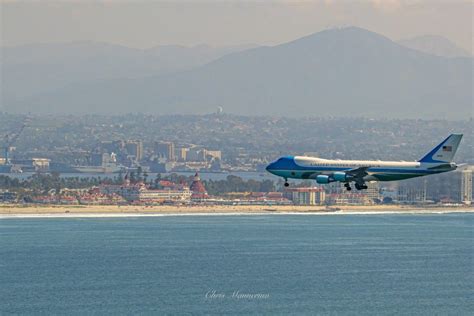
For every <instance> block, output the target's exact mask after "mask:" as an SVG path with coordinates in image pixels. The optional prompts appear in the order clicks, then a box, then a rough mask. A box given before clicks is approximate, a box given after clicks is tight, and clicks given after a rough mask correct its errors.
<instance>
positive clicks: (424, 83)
mask: <svg viewBox="0 0 474 316" xmlns="http://www.w3.org/2000/svg"><path fill="white" fill-rule="evenodd" d="M79 46H80V45H79ZM93 46H95V50H96V53H94V54H89V55H88V54H87V53H84V52H83V51H81V49H80V47H79V48H75V49H70V48H69V53H68V54H66V55H68V56H69V57H68V58H69V59H68V60H70V59H71V58H72V59H76V60H78V61H80V62H77V63H75V66H74V67H72V66H71V63H70V62H68V60H63V59H62V56H64V55H65V54H64V53H62V52H61V51H60V50H59V49H56V50H54V49H53V50H52V52H51V51H48V50H45V51H44V53H43V54H38V53H34V54H33V53H32V54H30V55H28V54H26V56H22V54H20V53H11V52H8V51H7V54H4V55H6V56H7V57H5V58H4V61H3V62H2V63H4V64H5V65H6V66H4V70H3V71H2V72H3V78H4V80H3V96H2V104H3V107H4V109H6V110H7V111H11V112H26V111H28V112H36V113H107V114H113V113H128V112H143V113H154V114H174V113H208V112H211V111H214V110H215V109H216V108H217V107H218V106H222V107H223V108H224V110H225V111H226V112H231V113H236V114H243V115H278V116H291V117H298V116H308V115H310V116H365V117H397V118H407V117H409V118H413V117H415V118H450V119H460V118H465V117H472V112H473V105H472V91H473V82H472V73H473V64H472V61H473V59H472V57H456V58H452V57H444V56H437V55H434V54H428V53H426V52H422V51H420V50H416V49H413V48H410V47H407V46H405V45H401V44H399V43H397V42H394V41H392V40H390V39H389V38H387V37H384V36H382V35H379V34H377V33H374V32H371V31H368V30H365V29H361V28H357V27H348V28H341V29H330V30H325V31H321V32H318V33H314V34H312V35H309V36H306V37H303V38H299V39H296V40H294V41H291V42H288V43H284V44H281V45H276V46H268V47H252V48H247V49H246V48H242V47H234V48H227V50H226V49H217V48H213V49H211V48H208V49H205V48H204V47H202V49H201V51H199V50H196V49H197V48H196V47H195V48H194V49H192V51H190V50H189V48H188V49H186V48H181V49H177V48H176V47H172V48H169V49H170V51H169V53H168V55H166V54H164V53H162V52H166V50H167V49H168V48H159V49H156V50H153V49H152V50H144V51H142V50H139V51H138V52H137V50H133V49H128V48H123V47H121V48H116V47H110V46H108V45H105V44H96V45H93ZM48 48H49V47H48ZM11 49H12V50H15V49H18V48H11ZM97 51H98V52H100V54H99V53H97ZM186 51H187V52H188V53H189V54H188V55H187V54H186ZM179 52H181V53H179ZM180 54H181V55H180ZM32 55H34V56H37V57H35V58H36V59H35V60H34V62H31V57H29V56H32ZM71 56H72V57H71ZM137 56H139V57H137ZM163 56H167V57H166V58H165V57H163ZM183 56H184V57H183ZM22 58H23V59H22ZM28 58H30V59H28ZM25 60H26V61H28V60H30V61H28V62H25ZM84 64H86V65H88V67H85V66H84ZM15 67H17V68H15ZM67 67H71V68H70V69H68V68H67ZM64 68H66V69H68V70H67V71H66V72H65V71H63V70H64ZM18 69H22V71H23V72H22V71H19V70H18ZM52 69H55V71H53V70H52ZM25 73H26V74H28V75H25ZM45 73H46V74H48V76H49V77H45V76H44V75H42V74H45ZM65 73H67V74H74V75H73V76H72V75H68V76H65V77H61V76H62V75H64V74H65ZM22 75H23V77H28V78H29V77H30V76H31V77H32V78H34V80H36V81H40V82H41V81H44V85H43V86H41V89H38V84H36V86H35V84H34V83H33V84H32V83H31V81H30V82H29V81H28V80H26V82H23V83H22V80H20V79H21V77H22ZM71 78H72V79H71ZM15 80H16V82H15ZM14 83H15V84H14ZM23 90H24V91H23Z"/></svg>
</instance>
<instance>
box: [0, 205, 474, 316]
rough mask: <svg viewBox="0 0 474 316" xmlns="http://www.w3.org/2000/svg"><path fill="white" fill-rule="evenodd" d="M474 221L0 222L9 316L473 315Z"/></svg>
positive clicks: (2, 305) (3, 296)
mask: <svg viewBox="0 0 474 316" xmlns="http://www.w3.org/2000/svg"><path fill="white" fill-rule="evenodd" d="M473 227H474V216H473V215H472V214H440V215H343V216H338V215H336V216H334V215H328V216H311V215H263V216H255V215H253V216H168V217H147V218H133V217H130V218H76V219H74V218H70V219H69V218H68V219H64V218H56V219H55V218H45V219H3V220H0V314H2V315H3V314H10V313H13V314H44V315H51V314H81V315H83V314H86V315H89V314H97V315H102V314H114V315H116V314H159V315H161V314H172V315H174V314H180V315H182V314H272V315H274V314H300V315H303V314H308V315H315V314H321V315H326V314H331V315H339V314H342V315H344V314H351V315H354V314H362V315H367V314H372V315H383V314H410V315H433V314H438V315H447V314H449V315H467V314H471V315H472V313H473V311H474V304H473V301H472V299H473V297H474V289H473V288H474V261H473V256H474V230H473Z"/></svg>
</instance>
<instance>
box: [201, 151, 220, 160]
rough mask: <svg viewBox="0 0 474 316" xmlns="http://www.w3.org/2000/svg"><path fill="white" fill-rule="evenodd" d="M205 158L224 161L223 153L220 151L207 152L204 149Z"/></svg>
mask: <svg viewBox="0 0 474 316" xmlns="http://www.w3.org/2000/svg"><path fill="white" fill-rule="evenodd" d="M204 156H205V157H206V158H207V159H209V160H212V159H219V160H222V153H221V151H220V150H207V149H204Z"/></svg>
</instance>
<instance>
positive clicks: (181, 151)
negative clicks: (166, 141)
mask: <svg viewBox="0 0 474 316" xmlns="http://www.w3.org/2000/svg"><path fill="white" fill-rule="evenodd" d="M188 150H189V149H188V148H185V147H179V148H176V149H175V157H176V159H177V160H178V161H186V160H187V154H188Z"/></svg>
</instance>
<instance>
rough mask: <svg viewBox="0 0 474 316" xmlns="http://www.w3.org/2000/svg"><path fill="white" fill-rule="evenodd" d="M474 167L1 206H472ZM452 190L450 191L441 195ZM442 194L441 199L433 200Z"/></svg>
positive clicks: (44, 197)
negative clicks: (364, 180)
mask: <svg viewBox="0 0 474 316" xmlns="http://www.w3.org/2000/svg"><path fill="white" fill-rule="evenodd" d="M472 173H473V171H472V169H470V168H468V169H465V170H462V171H456V172H453V173H451V174H450V178H447V179H448V180H449V181H447V179H446V176H444V177H445V178H444V179H441V180H440V179H437V178H436V177H437V176H432V179H431V180H430V184H429V183H428V179H427V178H419V179H414V180H408V181H398V182H393V183H379V182H374V183H368V188H367V190H363V191H351V192H348V191H347V190H345V188H344V187H343V185H342V183H331V184H329V185H325V186H324V185H314V184H312V183H307V182H301V183H294V184H293V186H290V187H279V188H277V190H275V191H265V192H258V191H232V192H225V193H222V194H214V195H213V194H209V193H208V190H207V188H206V186H205V182H203V181H201V179H200V176H199V174H198V173H196V174H195V175H194V177H192V179H190V180H189V181H186V180H185V179H186V178H183V177H182V178H181V180H180V181H179V180H176V181H171V180H168V179H156V180H155V181H153V182H146V178H140V177H138V178H134V179H131V177H130V176H129V175H126V176H125V178H124V179H123V181H122V182H120V183H110V182H109V181H104V182H103V183H98V184H97V185H94V186H91V187H85V188H76V189H74V188H67V187H63V188H60V189H50V190H49V191H47V192H44V193H42V194H30V195H29V194H25V192H23V197H21V196H20V195H19V193H18V192H13V191H11V190H8V189H6V190H5V189H3V190H0V203H20V202H21V203H36V204H79V205H125V204H129V205H130V204H131V205H162V204H168V205H196V204H205V205H327V206H329V205H379V204H399V205H400V204H401V205H403V204H405V205H471V203H472ZM433 184H438V185H440V186H441V188H442V187H443V186H444V187H445V188H446V186H448V188H449V190H448V191H444V192H440V191H438V190H439V189H440V188H438V187H436V186H433ZM435 196H439V198H438V199H437V200H435V199H433V197H435Z"/></svg>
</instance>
